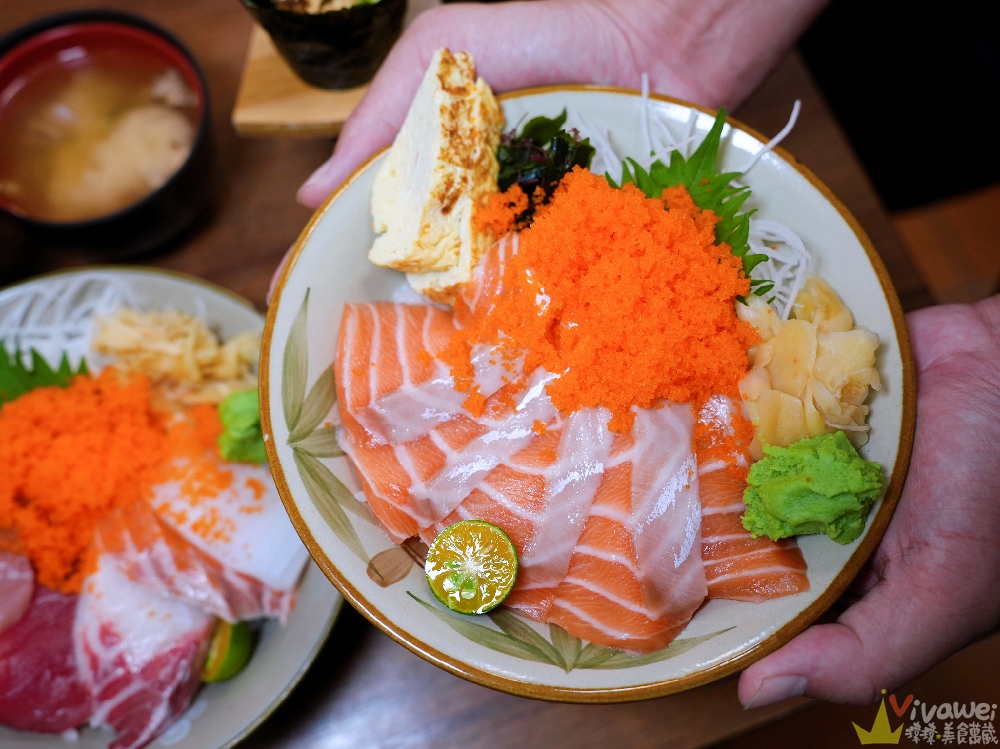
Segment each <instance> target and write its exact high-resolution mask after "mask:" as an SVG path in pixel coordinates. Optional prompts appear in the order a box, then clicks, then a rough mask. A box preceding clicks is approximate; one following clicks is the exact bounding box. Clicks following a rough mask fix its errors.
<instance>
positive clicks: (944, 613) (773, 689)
mask: <svg viewBox="0 0 1000 749" xmlns="http://www.w3.org/2000/svg"><path fill="white" fill-rule="evenodd" d="M937 552H938V550H936V549H933V547H923V548H922V549H921V548H917V549H914V548H911V549H909V550H908V553H904V555H903V556H904V559H905V557H906V556H909V557H910V558H909V559H905V561H903V562H902V564H899V565H893V564H891V563H890V564H888V565H878V564H877V562H878V561H879V560H878V558H876V565H875V566H876V569H877V568H878V567H879V566H883V569H882V570H881V571H882V572H883V573H885V575H884V576H883V577H882V578H881V579H879V580H878V582H876V583H875V585H874V586H873V587H872V588H871V589H870V590H869V591H868V592H867V593H866V594H865V596H864V597H863V598H862V599H861V600H860V601H858V602H857V603H855V604H854V605H853V606H851V607H850V608H849V609H848V610H847V611H845V612H844V613H843V614H842V615H841V616H840V617H839V619H838V620H837V622H836V623H833V624H820V625H815V626H813V627H810V628H809V629H807V630H806V631H805V632H803V633H802V634H800V635H799V636H798V637H796V638H794V639H793V640H792V641H791V642H789V643H788V644H787V645H785V646H784V647H782V648H780V649H779V650H777V651H775V652H774V653H772V654H771V655H769V656H767V657H766V658H763V659H762V660H760V661H758V662H757V663H755V664H753V665H752V666H750V667H749V668H748V669H747V670H746V671H744V672H743V675H742V676H741V677H740V683H739V698H740V702H741V703H742V704H743V706H744V707H745V708H747V709H749V708H753V707H763V706H764V705H770V704H771V703H774V702H779V701H781V700H784V699H788V698H789V697H798V696H802V695H805V696H807V697H816V698H819V699H823V700H827V701H830V702H839V703H850V704H871V703H872V702H874V701H875V700H876V699H877V698H878V695H879V694H880V693H881V690H882V689H890V690H891V689H895V688H896V687H898V686H900V685H902V684H904V683H905V682H907V681H909V680H910V679H912V678H914V677H916V676H918V675H919V674H921V673H923V672H924V671H926V670H927V669H928V668H930V667H931V666H933V665H934V664H936V663H937V662H938V661H940V660H942V659H943V658H945V657H946V656H947V655H949V654H950V653H952V652H953V651H955V650H957V649H958V648H959V647H962V646H963V645H965V644H966V643H968V642H970V641H971V640H972V639H974V638H975V636H976V635H977V634H978V633H979V631H980V630H979V629H978V627H979V625H980V624H981V620H982V619H983V618H984V617H983V612H982V611H980V610H979V609H980V608H981V607H980V606H977V605H976V603H975V596H974V595H969V594H971V593H972V591H967V590H963V589H964V588H966V587H967V586H968V581H967V580H962V579H961V578H960V575H959V574H956V573H958V572H959V571H958V570H955V569H949V567H950V566H951V565H949V563H948V562H947V561H946V560H944V559H942V558H941V557H942V554H940V553H937ZM885 567H888V569H886V568H885ZM935 568H936V569H935Z"/></svg>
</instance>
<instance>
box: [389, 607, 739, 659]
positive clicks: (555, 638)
mask: <svg viewBox="0 0 1000 749" xmlns="http://www.w3.org/2000/svg"><path fill="white" fill-rule="evenodd" d="M406 594H407V595H408V596H409V597H410V598H412V599H413V600H414V601H416V602H417V603H419V604H420V605H421V606H423V607H424V608H425V609H427V610H428V611H430V612H431V613H432V614H434V616H436V617H437V618H438V619H440V620H441V621H443V622H444V623H445V624H447V625H448V626H449V627H451V628H452V629H453V630H455V631H456V632H457V633H458V634H460V635H462V636H463V637H465V638H466V639H468V640H471V641H472V642H474V643H476V644H477V645H482V646H483V647H485V648H489V649H490V650H495V651H497V652H498V653H504V654H505V655H510V656H513V657H515V658H522V659H524V660H528V661H537V662H539V663H548V664H549V665H552V666H556V667H558V668H561V669H563V670H564V671H565V672H566V673H569V672H570V671H572V670H574V669H578V668H580V669H611V668H634V667H635V666H647V665H649V664H650V663H659V662H660V661H666V660H669V659H671V658H675V657H677V656H678V655H680V654H681V653H686V652H687V651H688V650H690V649H691V648H693V647H695V646H697V645H700V644H701V643H703V642H707V641H708V640H711V639H712V638H713V637H718V636H719V635H721V634H723V633H724V632H728V631H729V630H731V629H735V627H727V628H726V629H720V630H718V631H717V632H709V633H708V634H705V635H699V636H697V637H684V638H678V639H676V640H674V641H673V642H671V643H670V644H669V645H668V646H667V647H665V648H664V649H663V650H657V651H656V652H655V653H646V654H645V655H632V654H631V653H627V652H625V651H624V650H617V649H615V648H608V647H605V646H604V645H597V644H595V643H592V642H591V643H586V644H585V643H584V641H583V640H581V639H580V638H579V637H575V636H574V635H571V634H570V633H569V632H567V631H566V630H564V629H563V628H562V627H559V626H557V625H555V624H550V625H549V639H548V640H546V639H545V638H544V637H542V635H541V634H540V633H539V632H538V631H537V630H536V629H535V628H534V627H532V626H531V625H530V624H528V623H527V622H526V621H524V620H523V619H521V618H520V617H519V616H517V615H516V614H514V613H513V612H512V611H510V610H509V609H503V608H501V609H496V610H494V611H492V612H490V613H489V614H485V615H484V617H483V618H486V619H489V620H490V621H491V622H492V623H493V624H495V625H496V626H497V627H498V628H499V631H498V630H497V629H493V628H492V627H487V626H486V625H484V624H476V623H475V622H472V621H470V620H469V618H468V617H466V616H461V615H456V614H453V613H451V612H450V611H446V610H445V609H443V608H441V607H439V606H437V605H435V604H433V603H431V602H429V601H425V600H424V599H422V598H420V596H417V595H414V594H413V593H411V592H410V591H406Z"/></svg>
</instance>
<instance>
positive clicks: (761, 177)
mask: <svg viewBox="0 0 1000 749" xmlns="http://www.w3.org/2000/svg"><path fill="white" fill-rule="evenodd" d="M652 98H653V100H652V101H651V102H650V106H651V107H653V108H655V109H656V111H657V113H658V115H659V116H660V117H663V118H665V119H666V120H667V121H669V122H671V123H676V125H677V128H679V129H683V128H684V127H686V126H692V127H693V128H694V131H695V132H696V133H700V134H702V135H703V134H704V133H706V132H707V131H708V129H709V128H710V127H711V124H712V121H713V119H714V113H711V112H708V111H707V110H701V109H699V108H696V107H692V106H691V105H688V104H685V103H683V102H679V101H676V100H672V99H668V98H665V97H658V96H654V97H652ZM501 100H502V103H503V107H504V111H505V114H506V117H507V122H508V123H510V124H511V125H512V124H513V123H517V122H519V121H521V120H522V119H523V118H527V117H532V116H536V115H547V116H550V117H551V116H555V115H557V114H559V112H560V111H561V110H563V109H566V110H568V112H569V113H570V118H571V119H570V122H573V118H574V117H576V118H578V119H577V121H584V118H585V121H586V122H587V123H588V125H591V126H598V127H602V128H607V129H608V131H609V132H610V134H611V138H612V140H613V141H614V143H615V146H616V147H617V148H618V150H619V152H620V153H627V154H628V153H631V154H637V153H639V152H640V148H641V145H640V144H641V136H640V125H639V122H640V111H641V106H642V104H641V99H640V97H639V95H638V92H635V91H627V90H621V89H608V88H600V87H587V86H568V87H550V88H541V89H532V90H528V91H521V92H513V93H511V94H506V95H504V96H502V97H501ZM764 142H765V139H764V138H762V137H761V136H760V135H758V134H757V133H755V132H753V131H752V130H749V129H748V128H746V127H745V126H743V125H741V124H739V123H738V122H735V121H732V120H730V121H729V124H728V125H727V127H726V129H725V131H724V132H723V146H722V150H721V152H720V162H721V163H720V168H721V169H722V170H724V171H741V167H743V166H745V165H746V164H747V163H748V162H749V161H750V160H751V159H752V158H753V157H754V156H755V155H756V154H757V153H758V151H760V149H761V148H762V145H763V143H764ZM383 157H384V151H383V152H381V153H379V154H376V155H375V156H373V157H372V158H371V159H369V160H368V161H367V162H366V163H365V164H363V165H362V166H361V167H360V168H359V169H358V170H357V171H356V172H355V173H354V174H353V175H352V176H351V177H350V178H349V179H348V180H347V182H346V183H345V184H344V185H343V186H341V188H340V189H339V190H337V192H336V193H334V194H333V195H332V196H331V197H330V198H329V199H328V200H327V201H326V203H325V204H324V205H323V206H322V207H321V208H320V209H319V210H318V211H317V212H316V214H315V215H314V216H313V218H312V221H311V222H310V223H309V225H308V227H307V228H306V229H305V230H304V231H303V233H302V235H301V237H300V238H299V240H298V242H297V243H296V245H295V247H294V249H293V251H292V254H291V257H290V259H289V261H288V263H287V264H286V266H285V268H284V270H283V272H282V274H281V276H280V278H279V281H278V283H277V285H276V288H275V292H274V297H273V299H272V302H271V308H270V310H269V312H268V318H267V324H266V327H265V331H264V345H263V349H262V354H261V373H260V375H261V410H262V417H263V422H264V428H265V433H266V438H267V440H268V457H269V459H270V461H271V468H272V472H273V473H274V476H275V480H276V482H277V484H278V489H279V491H280V492H281V495H282V499H283V501H284V502H285V507H286V509H287V510H288V513H289V515H290V516H291V519H292V522H293V524H294V525H295V527H296V529H297V530H298V532H299V534H300V535H301V536H302V539H303V540H304V541H305V543H306V546H307V547H308V548H309V550H310V552H311V553H312V555H313V558H314V559H315V560H316V563H317V564H318V565H319V567H320V568H321V569H322V570H323V571H324V572H325V573H326V574H327V576H328V577H329V578H330V579H331V580H332V581H333V582H334V584H335V585H336V586H337V587H338V588H339V589H340V591H341V592H342V593H343V594H344V596H345V597H346V598H347V600H348V601H350V602H351V603H352V604H353V605H354V606H355V607H356V608H357V609H358V610H359V611H361V613H363V614H364V615H365V616H366V617H368V618H369V619H370V620H371V621H372V622H373V623H375V624H376V625H377V626H378V627H379V628H380V629H382V630H383V631H384V632H386V633H387V634H388V635H389V636H390V637H392V638H393V639H395V640H396V641H397V642H400V643H401V644H403V645H404V646H406V647H407V648H409V649H410V650H412V651H413V652H415V653H417V654H418V655H420V656H421V657H423V658H425V659H427V660H428V661H430V662H432V663H434V664H436V665H438V666H440V667H442V668H444V669H446V670H448V671H451V672H452V673H455V674H457V675H459V676H461V677H463V678H466V679H469V680H471V681H474V682H477V683H480V684H484V685H486V686H489V687H493V688H496V689H501V690H504V691H507V692H510V693H513V694H518V695H522V696H526V697H536V698H540V699H545V700H558V701H570V702H611V701H623V700H633V699H644V698H650V697H657V696H662V695H665V694H670V693H673V692H677V691H680V690H683V689H688V688H691V687H694V686H698V685H700V684H704V683H706V682H708V681H711V680H713V679H717V678H721V677H723V676H726V675H728V674H731V673H733V672H735V671H737V670H739V669H741V668H744V667H745V666H746V665H748V664H749V663H751V662H752V661H754V660H756V659H758V658H760V657H762V656H763V655H765V654H767V653H769V652H771V651H773V650H775V649H776V648H777V647H779V646H780V645H782V644H783V643H785V642H787V641H788V640H789V639H791V638H792V637H793V636H794V635H795V634H797V633H798V632H800V631H802V630H803V629H804V628H805V627H807V626H808V625H809V624H810V623H811V622H812V621H814V620H815V619H816V618H817V617H818V616H819V615H820V614H821V613H822V612H823V611H824V610H825V609H826V608H828V607H829V605H830V604H831V603H832V602H833V601H834V600H836V598H837V597H839V596H840V595H841V593H843V591H844V590H845V589H846V587H847V586H848V584H849V583H850V581H851V579H852V578H853V577H854V575H856V574H857V572H858V570H859V569H860V568H861V566H862V565H863V564H864V562H865V561H866V560H867V558H868V557H869V556H870V555H871V553H872V551H873V550H874V548H875V546H876V545H877V543H878V541H879V540H880V539H881V537H882V534H883V533H884V532H885V528H886V526H887V525H888V522H889V519H890V517H891V515H892V511H893V509H894V507H895V504H896V501H897V500H898V498H899V493H900V491H901V489H902V485H903V480H904V478H905V474H906V468H907V464H908V461H909V454H910V446H911V443H912V437H913V427H914V412H915V390H914V381H913V367H912V361H911V357H910V351H909V343H908V339H907V335H906V327H905V322H904V319H903V315H902V312H901V309H900V307H899V302H898V299H897V298H896V294H895V291H894V290H893V288H892V285H891V282H890V281H889V278H888V275H887V273H886V271H885V268H884V266H883V265H882V263H881V261H880V260H879V258H878V255H877V253H876V252H875V250H874V248H873V247H872V245H871V242H870V241H869V240H868V238H867V236H866V235H865V234H864V232H863V231H862V230H861V228H860V226H859V225H858V223H857V221H856V220H855V219H854V218H853V217H852V216H851V215H850V214H849V213H848V212H847V210H846V209H845V208H844V207H843V205H842V204H841V203H840V202H839V201H838V200H837V199H836V198H835V197H834V196H833V194H832V193H831V192H830V191H829V189H828V188H826V187H825V186H824V185H823V184H822V183H820V182H819V180H817V179H816V177H815V176H814V175H812V174H811V173H810V172H809V171H808V170H807V169H805V168H804V167H802V166H801V165H800V164H798V163H797V162H796V161H795V160H794V159H793V158H791V157H790V156H789V155H787V154H786V153H784V152H783V151H781V149H775V150H774V151H772V152H770V153H767V154H766V155H764V156H763V158H762V159H761V160H760V163H758V164H757V166H756V167H755V168H754V170H753V171H752V172H751V173H749V174H748V175H747V176H746V177H745V179H744V182H745V183H746V184H749V185H750V187H751V188H752V191H753V192H752V195H751V197H750V199H749V201H748V203H747V207H748V208H756V209H758V211H759V215H760V216H762V217H765V218H769V219H774V220H777V221H780V222H782V223H783V224H785V225H786V226H789V227H790V228H791V229H793V230H794V231H795V232H796V233H797V234H798V235H799V236H800V237H801V238H802V240H803V241H804V242H805V244H806V246H807V247H809V249H810V250H811V252H812V253H813V258H814V261H813V262H814V267H813V268H812V271H813V272H818V273H820V274H821V275H822V276H823V277H824V278H825V279H826V280H827V281H828V282H829V283H830V284H831V285H832V286H833V288H834V289H835V290H836V291H837V292H838V293H839V294H840V296H841V297H842V298H843V300H844V302H845V303H846V304H847V305H848V306H849V307H850V309H851V310H852V311H853V312H854V314H855V318H856V320H857V323H858V324H859V325H863V326H866V327H868V328H870V329H872V330H874V331H875V332H876V333H878V335H879V336H880V338H881V340H882V345H881V347H880V349H879V353H878V368H879V371H880V373H881V375H882V380H883V383H884V387H883V389H882V390H881V391H880V392H879V393H877V394H876V395H875V396H874V397H872V398H871V399H870V400H869V404H870V406H871V416H870V424H871V439H870V441H869V442H868V444H867V445H866V446H865V447H864V448H863V449H862V454H863V455H864V457H866V458H867V459H869V460H875V461H878V462H879V463H881V464H882V466H883V467H884V468H885V472H886V475H887V476H888V477H889V481H888V482H887V489H886V492H885V493H884V495H883V497H882V498H880V500H879V501H878V503H877V504H876V507H875V509H874V510H873V512H872V514H871V516H870V519H869V523H868V527H867V529H866V531H865V533H864V534H863V535H862V536H861V537H860V538H859V539H858V540H856V541H855V542H854V543H852V544H849V545H846V546H841V545H838V544H835V543H832V542H830V540H829V539H827V538H826V537H816V536H812V537H805V538H802V539H800V546H801V548H802V551H803V554H804V556H805V559H806V561H807V563H808V566H809V572H808V575H809V580H810V585H811V590H810V591H808V592H805V593H799V594H797V595H794V596H788V597H785V598H778V599H775V600H772V601H767V602H765V603H760V604H752V603H742V602H737V601H725V600H712V601H708V602H707V603H706V604H705V605H704V606H702V608H701V609H699V610H698V612H697V613H696V614H695V616H694V618H693V619H692V620H691V622H690V623H689V625H688V627H687V628H686V630H685V631H684V632H683V633H682V634H681V635H680V636H679V637H678V638H677V639H676V640H674V642H672V643H671V644H670V646H669V647H667V648H666V649H665V650H662V651H659V652H656V653H651V654H648V655H643V656H632V655H630V654H628V653H626V652H623V651H618V650H612V649H609V648H606V647H602V646H599V645H595V644H592V643H587V642H584V641H581V640H580V639H578V638H576V637H574V636H572V635H570V634H568V633H567V632H565V631H564V630H562V629H560V628H559V627H557V626H554V625H551V626H545V625H539V624H537V623H535V622H532V621H529V620H527V619H525V618H522V617H521V616H520V615H518V614H517V613H515V612H513V611H510V610H507V609H505V608H500V609H497V610H495V611H494V612H491V613H490V614H488V615H484V616H481V617H474V618H470V617H467V616H463V615H461V614H456V613H454V612H451V611H449V610H447V609H446V608H444V607H443V606H441V605H440V604H438V603H437V601H435V599H434V597H433V595H432V594H431V592H430V590H429V589H428V587H427V584H426V581H425V579H424V574H423V568H422V553H423V545H422V544H421V543H419V542H417V541H415V540H411V541H408V542H407V543H405V544H403V545H402V546H396V545H394V544H393V543H392V541H391V540H390V539H389V536H388V535H387V534H386V533H385V532H384V531H383V530H382V528H381V527H380V526H379V524H378V522H377V521H376V520H375V519H374V518H373V516H372V514H371V512H370V511H369V509H368V506H367V505H366V504H365V503H364V502H363V501H362V500H361V499H359V498H361V497H362V496H363V495H362V494H361V492H360V491H359V490H360V484H359V482H358V479H357V476H356V475H355V473H354V470H353V468H352V466H351V465H350V463H349V461H348V459H347V458H345V457H344V456H343V454H342V453H341V452H340V450H339V448H338V447H337V442H336V435H335V427H334V426H333V422H334V420H335V418H336V417H335V413H336V403H335V398H336V395H335V389H334V383H333V367H332V363H333V359H334V354H335V352H336V346H337V330H338V328H339V325H340V318H341V314H342V310H343V307H344V304H345V303H347V302H366V301H386V300H391V299H392V297H393V292H394V291H395V290H396V289H397V288H398V287H400V285H401V284H402V283H403V282H404V278H403V275H402V274H400V273H397V272H395V271H390V270H385V269H382V268H378V267H375V266H374V265H372V264H371V263H369V262H368V260H367V252H368V249H369V248H370V247H371V245H372V241H373V240H374V236H375V235H374V233H373V230H372V218H371V211H370V195H371V188H372V182H373V180H374V177H375V174H376V172H377V170H378V166H379V164H380V162H381V159H382V158H383Z"/></svg>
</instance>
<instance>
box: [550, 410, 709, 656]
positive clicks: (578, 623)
mask: <svg viewBox="0 0 1000 749" xmlns="http://www.w3.org/2000/svg"><path fill="white" fill-rule="evenodd" d="M693 428H694V416H693V414H692V412H691V408H690V407H689V406H686V405H676V404H668V405H664V407H662V408H658V409H636V418H635V422H634V424H633V427H632V432H631V434H630V435H629V436H628V437H626V438H617V439H616V440H615V445H614V448H613V451H612V454H611V457H610V459H609V460H608V463H607V466H606V468H605V472H604V477H603V481H602V482H601V484H600V487H599V488H598V490H597V493H596V496H595V497H594V501H593V504H592V506H591V508H590V513H589V517H588V518H587V522H586V525H585V527H584V529H583V534H582V535H581V536H580V538H579V541H578V542H577V543H576V549H575V551H574V552H573V556H572V559H571V560H570V564H569V570H568V573H567V575H566V578H565V579H564V580H563V581H562V582H561V583H560V584H559V587H558V589H557V591H556V595H555V600H554V601H553V603H552V607H551V610H550V611H549V613H548V615H547V617H546V619H547V621H548V622H550V623H552V624H557V625H559V626H560V627H562V628H563V629H565V630H566V631H567V632H569V633H571V634H573V635H576V636H577V637H580V638H582V639H586V640H589V641H590V642H594V643H598V644H600V645H606V646H608V647H614V648H621V649H624V650H629V651H632V652H637V653H648V652H652V651H655V650H660V649H662V648H664V647H666V646H667V644H668V643H669V642H670V641H671V640H672V639H673V638H674V637H676V636H677V634H678V633H679V632H680V631H681V630H682V629H683V628H684V627H685V625H686V624H687V622H688V621H689V620H690V619H691V616H692V615H693V614H694V612H695V610H696V609H697V608H698V607H699V606H700V605H701V604H702V602H703V601H704V600H705V595H706V591H707V588H706V583H705V568H704V565H703V564H702V563H701V557H700V551H701V504H700V502H699V501H698V476H697V471H696V462H695V457H694V455H693V454H692V451H691V438H692V431H693Z"/></svg>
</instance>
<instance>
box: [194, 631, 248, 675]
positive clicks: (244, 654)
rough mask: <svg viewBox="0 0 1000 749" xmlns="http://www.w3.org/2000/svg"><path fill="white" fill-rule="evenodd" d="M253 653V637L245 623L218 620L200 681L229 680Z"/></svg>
mask: <svg viewBox="0 0 1000 749" xmlns="http://www.w3.org/2000/svg"><path fill="white" fill-rule="evenodd" d="M252 651H253V635H252V634H251V632H250V625H248V624H247V623H246V622H236V623H235V624H230V623H229V622H227V621H222V620H220V621H219V623H218V624H217V625H216V626H215V634H213V635H212V642H211V643H209V646H208V659H207V660H206V661H205V669H204V670H203V671H202V673H201V680H202V681H208V682H213V681H225V680H226V679H231V678H233V677H234V676H236V674H238V673H239V672H240V671H242V670H243V667H244V666H245V665H246V664H247V661H248V660H250V653H251V652H252Z"/></svg>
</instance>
